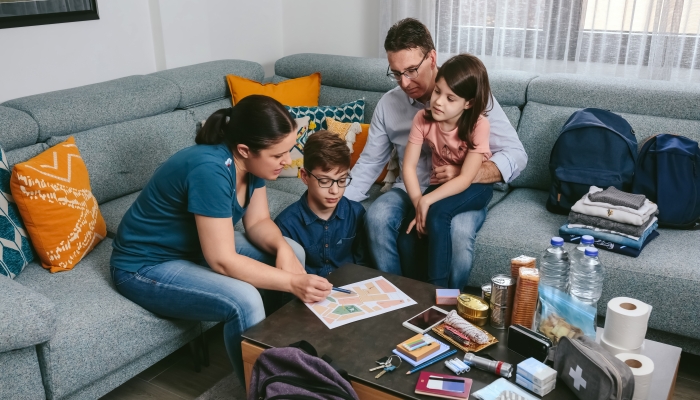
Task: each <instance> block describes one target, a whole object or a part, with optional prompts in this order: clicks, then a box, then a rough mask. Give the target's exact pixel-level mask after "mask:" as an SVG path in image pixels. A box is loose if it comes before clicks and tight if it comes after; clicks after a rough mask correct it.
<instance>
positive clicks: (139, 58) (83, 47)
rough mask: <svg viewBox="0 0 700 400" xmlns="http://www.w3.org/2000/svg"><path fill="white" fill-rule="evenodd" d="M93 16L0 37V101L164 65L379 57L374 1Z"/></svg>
mask: <svg viewBox="0 0 700 400" xmlns="http://www.w3.org/2000/svg"><path fill="white" fill-rule="evenodd" d="M98 7H99V12H100V19H99V20H96V21H84V22H73V23H65V24H55V25H43V26H29V27H22V28H12V29H2V30H0V102H3V101H6V100H9V99H14V98H17V97H23V96H29V95H32V94H37V93H45V92H49V91H54V90H61V89H67V88H72V87H76V86H82V85H88V84H91V83H97V82H103V81H106V80H110V79H116V78H121V77H124V76H129V75H136V74H148V73H151V72H155V71H158V70H162V69H166V68H175V67H180V66H184V65H191V64H197V63H201V62H206V61H211V60H219V59H224V58H237V59H243V60H250V61H255V62H258V63H260V64H262V65H263V67H264V68H265V74H266V75H268V76H269V75H272V74H273V73H274V62H275V61H276V60H277V59H279V58H280V57H283V56H285V55H289V54H295V53H328V54H339V55H349V56H361V57H376V56H377V54H378V52H377V43H378V42H379V39H378V35H379V15H378V14H379V2H378V1H377V0H99V1H98Z"/></svg>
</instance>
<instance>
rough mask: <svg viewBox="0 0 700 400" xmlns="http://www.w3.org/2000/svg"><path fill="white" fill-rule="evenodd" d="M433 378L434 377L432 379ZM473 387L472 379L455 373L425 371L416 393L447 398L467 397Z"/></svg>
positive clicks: (422, 373) (419, 379)
mask: <svg viewBox="0 0 700 400" xmlns="http://www.w3.org/2000/svg"><path fill="white" fill-rule="evenodd" d="M431 378H432V379H431ZM471 389H472V380H471V379H468V378H460V377H459V376H454V375H445V374H438V373H435V372H428V371H423V372H421V373H420V376H419V377H418V382H417V383H416V393H417V394H424V395H428V396H435V397H442V398H445V399H466V398H469V392H471Z"/></svg>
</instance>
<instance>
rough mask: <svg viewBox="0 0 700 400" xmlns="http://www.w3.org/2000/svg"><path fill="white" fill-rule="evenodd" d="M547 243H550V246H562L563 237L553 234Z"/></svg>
mask: <svg viewBox="0 0 700 400" xmlns="http://www.w3.org/2000/svg"><path fill="white" fill-rule="evenodd" d="M549 243H551V244H552V246H563V245H564V239H562V238H560V237H559V236H554V237H553V238H552V240H551V241H550V242H549Z"/></svg>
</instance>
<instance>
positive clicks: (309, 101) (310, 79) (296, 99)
mask: <svg viewBox="0 0 700 400" xmlns="http://www.w3.org/2000/svg"><path fill="white" fill-rule="evenodd" d="M226 82H228V88H229V90H230V91H231V98H232V99H233V104H237V103H238V102H239V101H241V100H242V99H243V98H245V97H248V96H250V95H254V94H257V95H263V96H269V97H272V98H273V99H275V100H277V101H279V102H280V103H282V104H284V105H286V106H292V107H295V106H307V107H315V106H317V105H318V95H319V93H320V90H321V74H320V73H318V72H314V73H313V74H311V75H309V76H302V77H299V78H294V79H288V80H286V81H283V82H280V83H264V84H263V83H260V82H258V81H255V80H251V79H248V78H244V77H241V76H238V75H235V74H231V75H226Z"/></svg>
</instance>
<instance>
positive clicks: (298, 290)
mask: <svg viewBox="0 0 700 400" xmlns="http://www.w3.org/2000/svg"><path fill="white" fill-rule="evenodd" d="M332 287H333V285H331V283H330V282H328V281H327V280H326V279H325V278H321V277H320V276H318V275H313V274H308V275H292V281H291V290H290V291H291V292H292V294H293V295H295V296H296V297H298V298H299V300H301V301H303V302H304V303H315V302H317V301H321V300H323V299H325V298H326V297H328V295H329V294H331V288H332Z"/></svg>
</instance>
